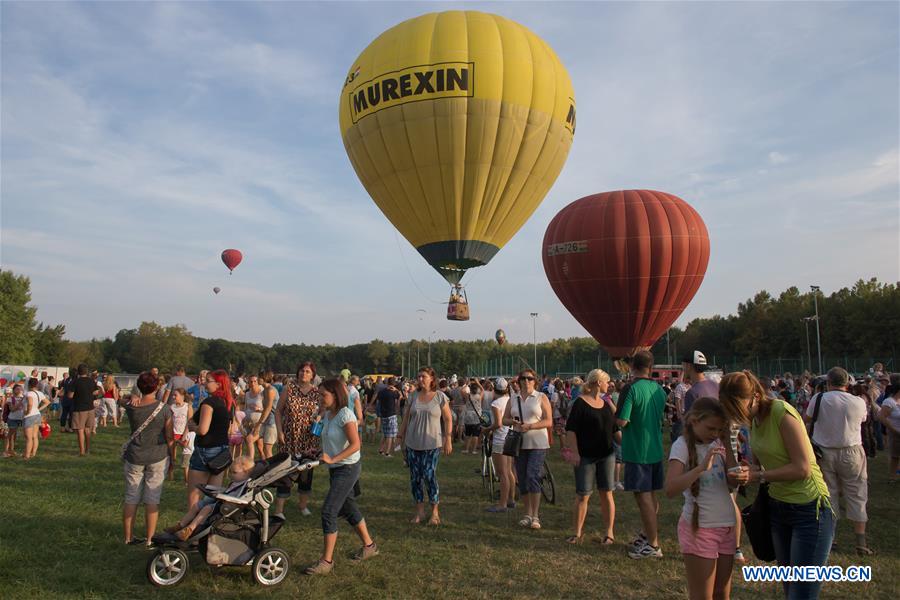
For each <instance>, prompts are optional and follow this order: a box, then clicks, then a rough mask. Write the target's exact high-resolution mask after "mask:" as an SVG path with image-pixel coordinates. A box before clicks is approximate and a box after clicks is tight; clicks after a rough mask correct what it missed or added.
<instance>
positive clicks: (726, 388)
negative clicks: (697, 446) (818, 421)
mask: <svg viewBox="0 0 900 600" xmlns="http://www.w3.org/2000/svg"><path fill="white" fill-rule="evenodd" d="M719 400H720V401H721V403H722V407H723V408H724V409H725V412H726V414H728V417H729V419H730V420H731V421H732V422H734V423H743V424H750V425H751V430H750V449H751V450H752V452H753V457H754V462H755V463H756V464H754V465H753V466H751V467H750V468H749V469H747V470H744V471H743V472H741V473H739V474H732V473H729V479H731V480H732V481H733V482H734V483H747V482H751V483H752V482H758V483H768V484H769V513H770V516H771V528H772V541H773V542H774V546H775V556H776V558H777V560H778V564H779V565H786V566H823V565H825V564H826V563H827V562H828V553H829V552H830V551H831V542H832V539H833V538H834V514H833V513H832V510H831V503H830V502H829V498H828V487H827V486H826V485H825V480H824V478H823V477H822V471H821V470H819V465H818V464H817V463H816V456H815V454H814V453H813V448H812V443H811V442H810V441H809V436H808V435H807V434H806V429H805V427H804V425H803V420H802V418H801V417H800V415H799V413H797V411H796V409H795V408H794V407H793V406H791V405H790V404H788V403H787V402H785V401H784V400H781V399H773V398H770V397H768V395H767V394H766V390H765V388H763V386H762V384H760V382H759V380H758V379H757V378H756V377H755V376H754V375H753V374H752V373H751V372H750V371H742V372H739V373H729V374H728V375H726V376H725V377H723V378H722V381H721V382H720V383H719ZM821 585H822V584H821V583H820V582H794V583H784V592H785V597H786V598H788V599H789V600H801V599H814V598H818V596H819V589H820V588H821Z"/></svg>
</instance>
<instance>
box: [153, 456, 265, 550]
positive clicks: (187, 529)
mask: <svg viewBox="0 0 900 600" xmlns="http://www.w3.org/2000/svg"><path fill="white" fill-rule="evenodd" d="M252 469H253V461H252V460H251V459H250V457H249V456H238V457H237V458H236V459H235V461H234V462H233V463H231V468H230V469H229V474H230V475H231V483H230V484H229V485H228V487H226V488H225V490H224V491H223V493H225V494H230V495H232V496H240V495H241V494H242V493H243V492H244V488H245V487H246V486H247V479H249V478H250V471H251V470H252ZM216 502H218V500H217V499H216V498H212V497H210V496H206V497H205V498H203V499H202V500H200V502H198V503H197V504H195V505H194V506H192V507H191V508H189V509H188V511H187V513H186V514H185V515H184V516H183V517H181V519H179V521H178V522H177V523H176V524H175V525H173V526H171V527H167V528H166V533H167V534H169V535H171V536H173V537H174V538H177V539H179V540H181V541H182V542H184V541H187V540H188V539H190V537H191V536H192V535H194V531H195V530H196V529H197V528H198V527H200V526H201V525H202V524H203V522H204V521H205V520H206V518H207V517H208V516H209V515H210V513H212V511H213V508H214V506H215V504H216Z"/></svg>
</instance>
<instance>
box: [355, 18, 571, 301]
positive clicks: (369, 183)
mask: <svg viewBox="0 0 900 600" xmlns="http://www.w3.org/2000/svg"><path fill="white" fill-rule="evenodd" d="M339 114H340V128H341V136H342V138H343V141H344V146H345V148H346V150H347V154H348V156H349V157H350V162H351V163H352V164H353V168H354V169H355V170H356V173H357V175H358V176H359V178H360V180H361V182H362V184H363V186H364V187H365V188H366V190H367V191H368V192H369V194H370V195H371V196H372V198H373V200H374V201H375V203H376V204H377V205H378V207H379V208H380V209H381V211H382V212H383V213H384V214H385V216H386V217H387V218H388V220H389V221H391V223H392V224H393V225H394V226H395V227H396V228H397V229H398V230H399V231H400V233H402V234H403V236H404V237H405V238H406V239H407V240H409V242H410V243H411V244H412V245H413V246H414V247H415V248H416V249H417V250H418V251H419V253H420V254H422V256H423V257H424V258H425V259H426V260H427V261H428V263H429V264H431V265H432V266H433V267H434V268H435V269H437V270H438V272H440V273H441V274H442V275H443V276H444V277H445V278H446V279H447V280H448V281H450V282H451V283H456V282H458V281H459V279H460V278H461V276H462V273H464V272H465V270H466V269H468V268H472V267H476V266H481V265H484V264H486V263H487V262H488V261H489V260H490V259H491V258H492V257H493V256H494V255H495V254H496V253H497V252H498V251H499V249H500V248H502V247H503V245H504V244H506V242H508V241H509V240H510V238H512V236H513V235H514V234H515V233H516V231H518V230H519V228H520V227H521V226H522V225H523V224H524V223H525V221H526V220H527V219H528V217H529V216H531V214H532V213H533V212H534V210H535V209H536V208H537V206H538V205H539V204H540V202H541V200H543V198H544V196H545V195H546V194H547V191H548V190H549V189H550V186H551V185H552V184H553V182H554V181H555V180H556V178H557V176H558V175H559V173H560V171H561V170H562V167H563V164H564V163H565V160H566V157H567V156H568V152H569V147H570V146H571V144H572V139H573V136H574V131H575V100H574V92H573V90H572V84H571V81H570V80H569V76H568V73H567V72H566V70H565V68H564V67H563V66H562V63H560V61H559V59H558V58H557V57H556V55H555V53H554V52H553V50H552V49H551V48H550V47H549V46H548V45H547V44H546V42H544V41H543V40H541V39H540V38H539V37H537V36H536V35H535V34H534V33H532V32H531V31H529V30H528V29H526V28H524V27H522V26H521V25H519V24H517V23H515V22H513V21H510V20H509V19H505V18H503V17H500V16H497V15H491V14H486V13H480V12H475V11H450V12H443V13H431V14H426V15H422V16H420V17H417V18H414V19H411V20H409V21H405V22H403V23H400V24H399V25H397V26H395V27H393V28H391V29H389V30H388V31H386V32H384V33H383V34H382V35H380V36H379V37H378V38H377V39H375V40H374V41H373V42H372V43H371V44H369V46H368V47H367V48H366V49H365V50H363V52H362V54H360V56H359V58H358V59H357V60H356V61H355V62H354V63H353V65H352V66H351V68H350V71H349V73H348V76H347V80H346V83H345V85H344V88H343V90H342V93H341V98H340V108H339Z"/></svg>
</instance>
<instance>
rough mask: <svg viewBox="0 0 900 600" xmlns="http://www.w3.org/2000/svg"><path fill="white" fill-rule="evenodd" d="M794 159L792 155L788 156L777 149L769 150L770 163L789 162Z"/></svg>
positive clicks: (780, 163)
mask: <svg viewBox="0 0 900 600" xmlns="http://www.w3.org/2000/svg"><path fill="white" fill-rule="evenodd" d="M792 160H794V157H793V156H789V155H787V154H784V153H782V152H778V151H777V150H773V151H772V152H769V164H770V165H783V164H785V163H789V162H791V161H792Z"/></svg>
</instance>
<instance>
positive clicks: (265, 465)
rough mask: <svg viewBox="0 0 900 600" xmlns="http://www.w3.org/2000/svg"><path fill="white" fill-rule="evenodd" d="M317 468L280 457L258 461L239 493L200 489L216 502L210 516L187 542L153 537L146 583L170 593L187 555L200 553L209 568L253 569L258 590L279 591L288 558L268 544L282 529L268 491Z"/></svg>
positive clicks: (181, 574) (185, 569)
mask: <svg viewBox="0 0 900 600" xmlns="http://www.w3.org/2000/svg"><path fill="white" fill-rule="evenodd" d="M318 464H319V462H318V461H315V460H305V459H304V460H302V461H298V460H296V459H294V458H291V456H290V455H289V454H287V453H281V454H277V455H275V456H273V457H272V458H268V459H265V460H261V461H258V462H257V463H256V464H255V465H254V467H253V470H252V471H251V472H250V477H249V478H248V479H247V481H246V484H245V485H244V486H243V488H242V490H241V491H239V492H237V493H233V494H229V493H226V490H225V488H220V487H215V486H198V487H199V488H200V490H201V491H202V492H203V493H204V494H206V495H207V496H209V497H210V498H214V499H215V500H216V504H215V505H214V507H213V511H212V513H210V515H209V517H208V518H207V519H206V520H205V521H204V522H203V524H202V525H201V526H199V527H197V529H196V531H195V533H194V534H193V535H192V536H191V537H190V538H188V539H187V540H186V541H183V542H182V541H180V540H175V539H172V538H171V537H170V536H165V535H158V536H154V537H153V542H154V544H156V546H157V550H156V552H155V553H154V554H153V556H152V557H150V560H149V562H148V563H147V579H149V580H150V583H152V584H153V585H156V586H158V587H171V586H174V585H176V584H178V583H180V582H181V580H182V579H184V576H185V575H187V572H188V568H189V566H190V562H189V560H188V552H198V553H199V554H200V557H201V558H202V559H203V561H204V562H205V563H206V564H208V565H211V566H217V567H221V566H247V565H252V574H253V579H254V581H256V583H258V584H259V585H262V586H266V587H270V586H274V585H278V584H279V583H281V582H282V581H284V579H285V578H286V577H287V574H288V570H289V569H290V564H291V561H290V557H289V556H288V553H287V552H285V551H284V550H282V549H281V548H275V547H272V546H269V542H270V541H271V540H272V538H273V537H275V534H276V533H278V530H279V529H281V526H282V525H283V524H284V519H283V518H279V517H275V516H270V515H269V507H270V506H271V505H272V502H273V501H274V499H275V498H274V495H273V494H272V491H271V490H268V489H266V488H268V487H275V486H277V485H279V484H288V483H293V482H295V481H296V480H297V477H298V475H299V474H300V472H302V471H305V470H308V469H312V468H313V467H315V466H317V465H318Z"/></svg>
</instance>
